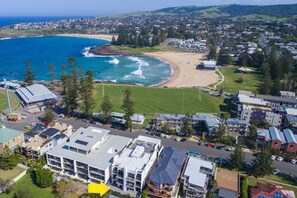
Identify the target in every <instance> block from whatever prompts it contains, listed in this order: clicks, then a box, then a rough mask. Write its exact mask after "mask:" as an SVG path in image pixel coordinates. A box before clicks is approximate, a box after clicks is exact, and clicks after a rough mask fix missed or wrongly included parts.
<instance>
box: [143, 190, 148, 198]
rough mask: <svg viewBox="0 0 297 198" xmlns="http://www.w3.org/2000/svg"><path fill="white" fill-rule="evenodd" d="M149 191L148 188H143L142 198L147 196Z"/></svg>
mask: <svg viewBox="0 0 297 198" xmlns="http://www.w3.org/2000/svg"><path fill="white" fill-rule="evenodd" d="M147 197H148V196H147V191H146V190H143V191H142V193H141V198H147Z"/></svg>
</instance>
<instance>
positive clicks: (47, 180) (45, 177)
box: [34, 168, 54, 188]
mask: <svg viewBox="0 0 297 198" xmlns="http://www.w3.org/2000/svg"><path fill="white" fill-rule="evenodd" d="M34 180H35V183H36V185H37V186H39V187H41V188H47V187H50V186H51V185H53V183H54V177H53V173H52V172H51V171H50V170H49V169H45V168H37V169H36V170H35V171H34Z"/></svg>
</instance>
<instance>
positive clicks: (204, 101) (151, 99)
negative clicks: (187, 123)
mask: <svg viewBox="0 0 297 198" xmlns="http://www.w3.org/2000/svg"><path fill="white" fill-rule="evenodd" d="M103 87H104V88H103ZM128 87H129V89H130V90H131V91H132V99H133V100H134V103H135V106H134V110H135V112H136V113H174V114H178V113H187V112H188V113H191V112H206V113H219V112H221V111H223V110H224V109H226V105H225V104H224V102H223V99H221V98H218V97H214V96H211V95H209V94H206V93H203V92H201V91H198V90H197V89H194V88H186V89H173V88H152V87H141V86H127V85H101V84H99V85H96V86H95V101H96V107H95V112H99V111H100V104H101V101H102V95H103V94H104V95H108V96H109V97H110V99H111V102H112V104H113V106H114V111H118V112H121V108H120V106H121V103H122V98H123V97H124V90H125V89H126V88H128Z"/></svg>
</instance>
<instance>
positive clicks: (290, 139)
mask: <svg viewBox="0 0 297 198" xmlns="http://www.w3.org/2000/svg"><path fill="white" fill-rule="evenodd" d="M283 132H284V136H285V139H286V142H287V144H286V151H287V152H290V153H296V152H297V135H294V134H293V132H292V131H291V130H290V129H284V130H283Z"/></svg>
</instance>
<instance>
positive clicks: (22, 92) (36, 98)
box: [16, 84, 57, 106]
mask: <svg viewBox="0 0 297 198" xmlns="http://www.w3.org/2000/svg"><path fill="white" fill-rule="evenodd" d="M16 95H17V96H18V97H19V99H20V100H21V102H22V104H23V105H24V106H30V105H33V104H38V105H41V106H42V105H45V104H48V103H53V102H56V99H57V96H56V95H55V94H53V93H52V92H51V91H50V90H49V89H48V88H46V87H45V86H44V85H42V84H34V85H30V86H27V87H21V88H18V89H17V90H16Z"/></svg>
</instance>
